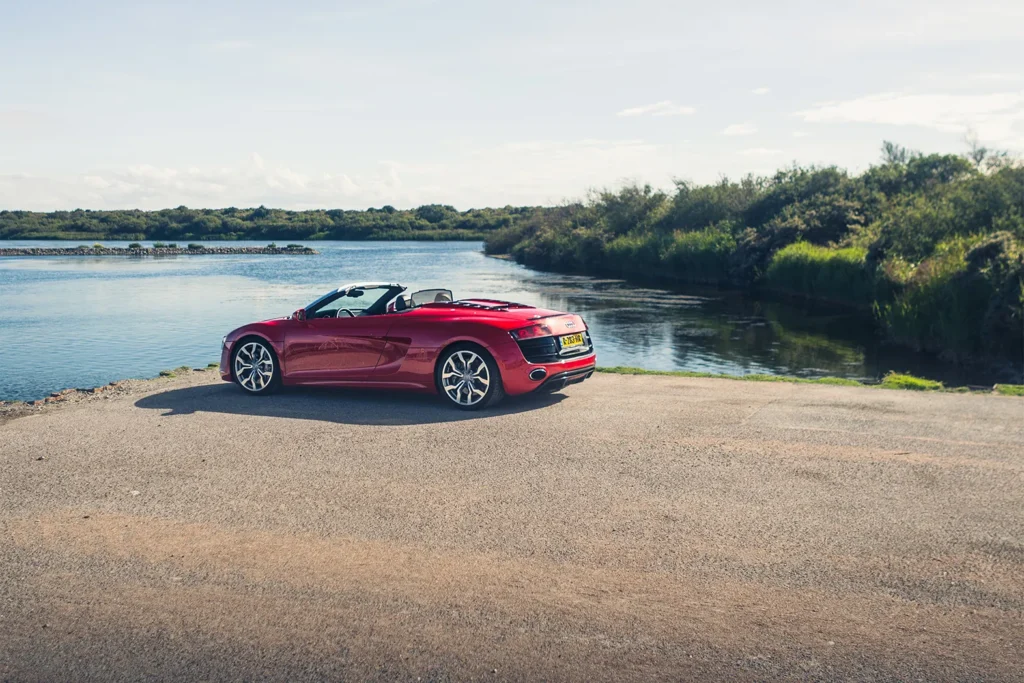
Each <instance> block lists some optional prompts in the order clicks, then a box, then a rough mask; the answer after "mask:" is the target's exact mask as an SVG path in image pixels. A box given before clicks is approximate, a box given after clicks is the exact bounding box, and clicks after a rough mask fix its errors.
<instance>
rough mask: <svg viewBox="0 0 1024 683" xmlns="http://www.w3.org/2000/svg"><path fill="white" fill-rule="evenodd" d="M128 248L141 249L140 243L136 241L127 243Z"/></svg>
mask: <svg viewBox="0 0 1024 683" xmlns="http://www.w3.org/2000/svg"><path fill="white" fill-rule="evenodd" d="M128 248H129V249H142V245H141V244H139V243H138V242H132V243H131V244H129V245H128Z"/></svg>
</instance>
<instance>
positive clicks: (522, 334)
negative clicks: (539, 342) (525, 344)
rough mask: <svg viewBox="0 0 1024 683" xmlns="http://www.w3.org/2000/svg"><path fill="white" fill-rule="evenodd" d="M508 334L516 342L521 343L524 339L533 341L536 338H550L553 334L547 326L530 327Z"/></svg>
mask: <svg viewBox="0 0 1024 683" xmlns="http://www.w3.org/2000/svg"><path fill="white" fill-rule="evenodd" d="M509 334H511V335H512V338H513V339H515V340H516V341H522V340H524V339H534V338H536V337H550V336H551V335H552V334H554V333H553V332H552V331H551V328H550V327H548V326H547V325H530V326H529V327H524V328H522V329H519V330H513V331H512V332H510V333H509Z"/></svg>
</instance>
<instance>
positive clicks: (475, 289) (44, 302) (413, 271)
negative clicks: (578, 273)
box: [0, 241, 958, 400]
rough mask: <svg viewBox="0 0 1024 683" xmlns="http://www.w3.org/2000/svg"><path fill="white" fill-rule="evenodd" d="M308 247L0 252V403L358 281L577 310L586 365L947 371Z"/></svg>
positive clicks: (141, 370)
mask: <svg viewBox="0 0 1024 683" xmlns="http://www.w3.org/2000/svg"><path fill="white" fill-rule="evenodd" d="M105 244H107V245H108V246H125V245H126V243H117V242H109V243H106V242H105ZM207 244H209V245H215V244H216V245H220V244H223V245H225V246H241V245H250V244H251V245H254V246H259V244H258V243H255V242H224V243H217V242H211V243H207ZM0 245H3V246H12V247H13V246H75V243H67V242H42V241H33V242H27V241H10V242H0ZM314 246H315V247H316V248H317V249H318V250H320V252H321V255H319V256H262V255H255V256H171V257H160V258H153V257H144V258H133V257H110V256H107V257H95V258H90V257H82V256H74V257H52V258H50V257H45V258H44V257H32V258H0V399H8V400H10V399H21V400H31V399H36V398H40V397H43V396H45V395H47V394H49V393H50V392H51V391H57V390H59V389H62V388H65V387H89V386H96V385H99V384H104V383H106V382H109V381H112V380H115V379H122V378H127V377H152V376H155V375H156V374H157V373H158V372H159V371H160V370H161V369H167V368H173V367H177V366H181V365H191V366H196V367H201V366H205V365H206V364H207V363H209V362H211V361H216V360H217V359H218V358H219V347H220V340H221V337H222V336H223V335H224V334H226V333H227V332H228V331H230V330H231V329H233V328H235V327H237V326H239V325H241V324H243V323H247V322H251V321H254V320H262V319H265V318H271V317H277V316H283V315H288V314H289V313H291V312H292V311H293V310H295V309H296V308H299V307H301V306H303V305H304V304H306V303H308V302H309V301H311V300H313V299H314V298H315V297H316V296H317V295H319V294H321V293H323V292H325V291H327V290H329V289H332V288H334V287H337V286H338V285H339V284H343V283H347V282H358V281H368V280H388V281H398V282H401V283H402V284H404V285H408V286H409V287H410V290H409V291H413V290H415V289H420V288H427V287H438V286H442V287H448V288H450V289H452V290H454V292H455V295H456V296H457V297H469V296H479V297H492V298H495V297H496V298H507V299H510V300H512V301H519V302H522V303H528V304H535V305H538V306H544V307H548V308H555V309H562V310H569V311H573V312H576V313H580V314H581V315H583V316H584V318H585V319H586V321H587V323H588V325H589V326H590V328H591V333H592V336H593V338H594V342H595V344H596V346H597V351H598V356H599V362H600V364H601V365H630V366H638V367H643V368H648V369H658V370H673V369H681V370H696V371H706V372H715V373H729V374H738V375H742V374H749V373H769V374H785V375H798V376H801V377H820V376H826V375H829V376H837V377H851V378H855V379H874V378H877V377H879V376H880V375H881V374H884V372H886V371H887V370H891V369H896V370H900V371H911V372H914V373H915V374H918V375H922V376H926V377H936V378H938V379H945V380H946V381H950V380H951V379H952V380H953V381H956V380H957V379H958V378H956V377H953V378H951V377H950V376H949V374H948V373H949V368H947V367H945V366H942V365H940V364H938V363H935V362H934V361H932V360H931V359H929V358H927V357H922V356H916V355H908V354H902V355H901V354H896V353H894V352H885V351H883V350H881V349H880V348H879V347H878V345H877V343H876V342H875V340H874V338H873V334H872V330H871V327H870V323H869V321H864V320H858V319H856V318H854V317H850V316H844V315H836V314H834V313H831V314H830V313H820V312H818V313H816V312H807V311H803V310H800V309H797V308H795V307H793V306H791V305H785V304H779V303H764V302H757V301H751V300H749V299H744V298H743V297H741V296H738V295H735V294H729V293H723V292H717V291H698V290H694V291H692V292H688V293H686V294H679V293H669V292H665V291H660V290H653V289H644V288H638V287H632V286H628V285H625V284H624V283H622V282H619V281H613V280H599V279H594V278H586V277H574V276H565V275H554V274H550V273H539V272H537V271H532V270H529V269H527V268H524V267H522V266H519V265H517V264H514V263H511V262H508V261H503V260H498V259H493V258H488V257H485V256H484V255H483V254H482V253H481V244H480V243H473V242H442V243H437V242H319V243H316V244H315V245H314Z"/></svg>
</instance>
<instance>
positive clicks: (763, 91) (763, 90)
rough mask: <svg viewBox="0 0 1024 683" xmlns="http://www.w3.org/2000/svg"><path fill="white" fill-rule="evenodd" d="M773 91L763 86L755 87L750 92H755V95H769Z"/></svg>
mask: <svg viewBox="0 0 1024 683" xmlns="http://www.w3.org/2000/svg"><path fill="white" fill-rule="evenodd" d="M771 91H772V89H771V88H763V87H762V88H754V89H753V90H751V91H750V92H752V93H754V94H755V95H767V94H768V93H770V92H771Z"/></svg>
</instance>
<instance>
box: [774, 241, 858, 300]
mask: <svg viewBox="0 0 1024 683" xmlns="http://www.w3.org/2000/svg"><path fill="white" fill-rule="evenodd" d="M866 256H867V251H866V250H865V249H860V248H857V247H847V248H845V249H829V248H828V247H819V246H816V245H814V244H809V243H807V242H796V243H794V244H790V245H789V246H788V247H784V248H783V249H780V250H779V251H777V252H776V253H775V255H774V256H773V257H772V260H771V262H770V264H769V265H768V270H767V272H766V273H765V275H764V283H765V285H767V286H768V287H769V288H771V289H774V290H778V291H783V292H788V293H791V294H797V295H800V296H804V297H807V298H809V299H821V300H827V301H833V302H840V303H846V304H853V305H856V306H870V305H871V302H872V301H873V300H874V296H875V290H876V288H875V284H874V275H873V273H872V272H871V271H870V270H868V268H867V265H866V263H865V258H866Z"/></svg>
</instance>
